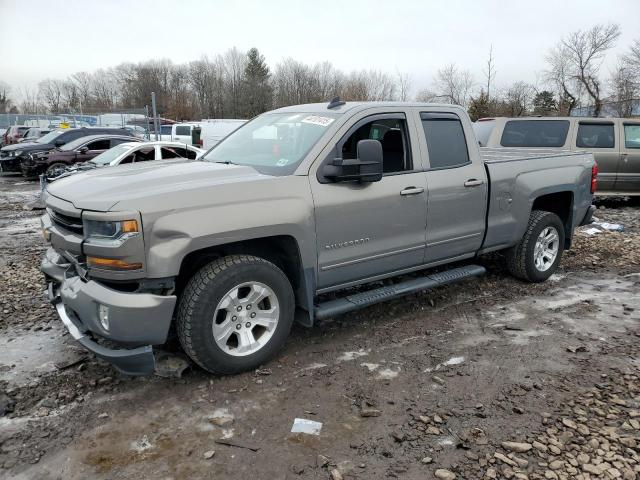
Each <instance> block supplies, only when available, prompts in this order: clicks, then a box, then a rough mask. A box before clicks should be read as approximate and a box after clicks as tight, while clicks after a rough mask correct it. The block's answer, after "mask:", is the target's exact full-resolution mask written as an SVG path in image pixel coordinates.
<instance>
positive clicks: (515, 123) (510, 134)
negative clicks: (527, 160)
mask: <svg viewBox="0 0 640 480" xmlns="http://www.w3.org/2000/svg"><path fill="white" fill-rule="evenodd" d="M567 133H569V121H568V120H510V121H508V122H507V123H506V124H505V126H504V130H503V131H502V138H501V139H500V145H502V146H503V147H562V146H564V144H565V142H566V140H567Z"/></svg>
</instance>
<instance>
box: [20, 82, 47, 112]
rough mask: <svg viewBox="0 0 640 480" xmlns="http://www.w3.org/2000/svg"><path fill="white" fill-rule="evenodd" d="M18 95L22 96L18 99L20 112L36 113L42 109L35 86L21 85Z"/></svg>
mask: <svg viewBox="0 0 640 480" xmlns="http://www.w3.org/2000/svg"><path fill="white" fill-rule="evenodd" d="M20 97H21V98H22V100H21V101H20V111H21V112H22V113H34V114H38V113H42V112H43V111H44V106H43V105H42V104H41V101H40V98H39V97H38V91H37V90H36V89H35V88H30V87H26V86H25V87H23V88H22V90H21V92H20Z"/></svg>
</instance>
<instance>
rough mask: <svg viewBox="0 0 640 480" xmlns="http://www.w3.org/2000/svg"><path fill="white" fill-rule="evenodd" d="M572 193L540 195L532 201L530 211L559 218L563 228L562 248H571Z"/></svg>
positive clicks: (559, 192)
mask: <svg viewBox="0 0 640 480" xmlns="http://www.w3.org/2000/svg"><path fill="white" fill-rule="evenodd" d="M573 204H574V199H573V192H572V191H570V190H565V191H558V192H553V193H547V194H544V195H540V196H538V197H536V198H535V199H534V200H533V203H532V204H531V211H532V212H533V211H534V210H543V211H545V212H551V213H555V214H556V215H558V217H560V220H561V221H562V225H563V226H564V248H565V250H566V249H569V248H570V247H571V240H572V234H573Z"/></svg>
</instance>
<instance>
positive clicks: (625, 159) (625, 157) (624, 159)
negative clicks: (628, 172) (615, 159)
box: [620, 153, 629, 162]
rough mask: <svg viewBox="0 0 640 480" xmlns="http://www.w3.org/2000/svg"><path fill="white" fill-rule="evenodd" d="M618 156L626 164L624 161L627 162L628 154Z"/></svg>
mask: <svg viewBox="0 0 640 480" xmlns="http://www.w3.org/2000/svg"><path fill="white" fill-rule="evenodd" d="M620 156H621V157H622V160H623V161H624V162H626V161H627V157H628V156H629V154H628V153H623V154H621V155H620Z"/></svg>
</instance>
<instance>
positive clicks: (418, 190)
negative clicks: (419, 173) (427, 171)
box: [400, 187, 424, 195]
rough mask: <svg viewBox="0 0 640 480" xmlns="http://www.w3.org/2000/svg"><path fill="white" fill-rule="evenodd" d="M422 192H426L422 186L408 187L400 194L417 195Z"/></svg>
mask: <svg viewBox="0 0 640 480" xmlns="http://www.w3.org/2000/svg"><path fill="white" fill-rule="evenodd" d="M422 192H424V188H422V187H407V188H405V189H404V190H402V191H401V192H400V195H417V194H418V193H422Z"/></svg>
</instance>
